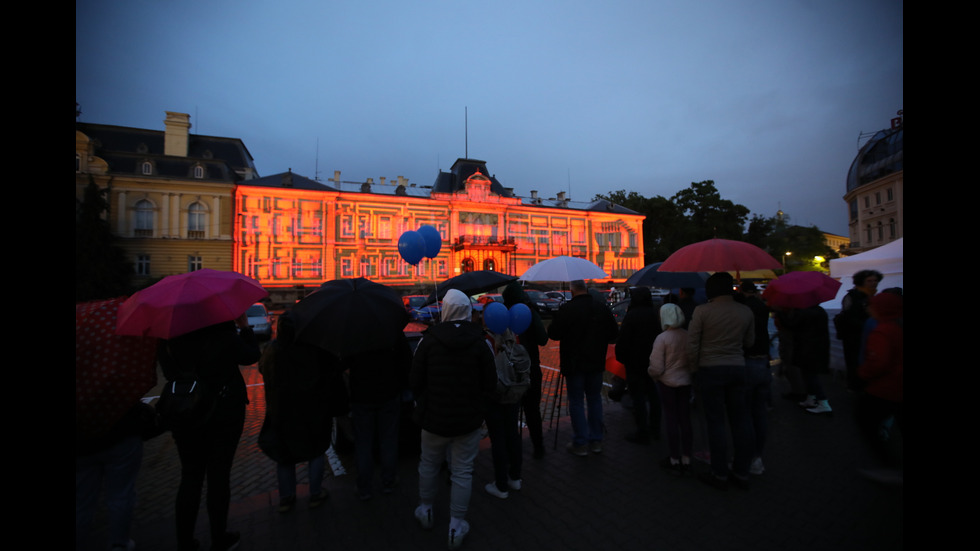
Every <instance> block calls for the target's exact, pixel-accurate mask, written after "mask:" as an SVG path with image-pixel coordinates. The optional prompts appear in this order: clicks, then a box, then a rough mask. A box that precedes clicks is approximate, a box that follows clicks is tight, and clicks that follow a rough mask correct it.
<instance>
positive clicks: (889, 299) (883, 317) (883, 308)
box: [870, 292, 903, 321]
mask: <svg viewBox="0 0 980 551" xmlns="http://www.w3.org/2000/svg"><path fill="white" fill-rule="evenodd" d="M902 302H903V301H902V297H901V296H899V295H896V294H894V293H884V292H882V293H878V294H877V295H875V296H873V297H871V302H870V307H871V310H872V312H873V313H874V315H875V318H877V319H878V320H880V321H891V320H896V319H898V318H901V317H902V315H903V313H902V310H903V304H902Z"/></svg>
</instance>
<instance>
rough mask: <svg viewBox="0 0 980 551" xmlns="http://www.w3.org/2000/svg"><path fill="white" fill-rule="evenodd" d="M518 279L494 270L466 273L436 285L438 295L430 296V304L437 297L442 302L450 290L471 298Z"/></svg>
mask: <svg viewBox="0 0 980 551" xmlns="http://www.w3.org/2000/svg"><path fill="white" fill-rule="evenodd" d="M516 279H517V276H512V275H507V274H502V273H500V272H495V271H493V270H477V271H474V272H466V273H463V274H460V275H458V276H456V277H451V278H449V279H447V280H446V281H443V282H442V283H440V284H438V285H436V293H435V294H430V295H429V300H428V303H433V302H435V301H436V296H437V295H438V297H439V300H442V299H443V297H445V296H446V291H448V290H450V289H459V290H460V291H462V292H463V294H464V295H466V296H468V297H469V296H473V295H478V294H480V293H485V292H487V291H492V290H494V289H496V288H498V287H503V286H504V285H507V284H508V283H510V282H511V281H514V280H516Z"/></svg>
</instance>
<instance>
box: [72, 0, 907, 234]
mask: <svg viewBox="0 0 980 551" xmlns="http://www.w3.org/2000/svg"><path fill="white" fill-rule="evenodd" d="M903 25H904V17H903V2H902V1H901V0H897V1H896V0H822V1H817V0H727V1H726V0H701V1H699V0H663V1H661V0H608V1H596V0H563V1H551V0H524V1H511V0H502V1H483V2H477V1H474V0H415V1H394V0H361V1H356V0H281V1H275V2H274V1H269V0H76V2H75V101H76V102H78V103H79V104H80V105H79V107H80V109H81V111H82V114H81V116H80V117H79V118H78V119H77V120H80V121H84V122H91V123H101V124H114V125H120V126H130V127H137V128H148V129H153V130H163V128H164V126H163V119H164V116H165V113H164V112H165V111H178V112H183V113H189V114H190V115H191V124H192V128H191V132H192V133H195V134H204V135H211V136H226V137H233V138H240V139H241V140H242V141H243V142H244V144H245V146H246V147H247V148H248V149H249V151H250V152H251V154H252V156H253V157H254V159H255V164H256V166H257V168H258V171H259V174H260V175H262V176H267V175H271V174H276V173H279V172H285V171H286V170H287V169H290V168H291V169H292V170H293V172H296V173H298V174H301V175H303V176H307V177H310V178H315V177H317V176H319V178H320V179H322V180H326V179H327V178H330V177H332V176H333V171H334V170H340V171H341V178H342V179H343V180H349V181H364V180H366V179H367V178H374V181H375V182H377V181H378V180H379V178H380V177H386V178H388V179H391V178H394V177H396V176H399V175H400V176H404V177H406V178H408V179H409V181H410V182H414V183H416V184H417V185H431V184H432V183H433V182H434V181H435V178H436V175H437V174H438V172H439V170H440V169H442V170H444V171H448V170H449V169H450V167H451V166H452V164H453V162H454V161H455V160H456V159H457V158H458V157H464V156H466V153H467V150H468V153H469V157H470V158H475V159H482V160H485V161H486V162H487V167H488V169H489V171H490V172H491V173H492V174H494V175H496V177H497V179H498V180H500V182H501V183H502V184H503V185H504V186H507V187H513V188H515V193H517V194H518V195H523V196H527V195H529V194H530V190H538V192H539V193H540V194H541V195H542V196H544V197H554V196H555V195H556V194H557V193H558V192H559V191H567V192H569V195H570V197H571V198H572V199H573V200H577V201H588V200H591V199H592V198H593V196H595V195H596V194H597V193H608V192H611V191H615V190H620V189H623V190H627V191H636V192H637V193H640V194H642V195H644V196H648V197H652V196H656V195H663V196H665V197H670V196H672V195H673V194H674V193H676V192H678V191H680V190H682V189H685V188H687V187H688V186H690V184H691V182H699V181H702V180H714V181H715V184H716V186H717V187H718V189H719V191H720V192H721V195H722V197H723V198H725V199H729V200H731V201H734V202H736V203H740V204H742V205H745V206H746V207H748V208H749V209H750V210H751V211H752V213H753V214H759V215H763V216H773V215H775V213H776V211H777V210H778V209H780V208H781V209H782V210H783V211H784V212H786V213H787V214H788V215H789V216H790V220H791V222H792V223H795V224H801V225H816V226H818V227H819V228H820V229H822V230H824V231H829V232H832V233H837V234H841V235H847V209H846V205H845V204H844V202H843V201H842V199H841V197H842V196H843V195H844V191H845V188H844V185H845V176H846V174H847V170H848V168H849V167H850V164H851V161H853V159H854V156H855V155H856V153H857V150H858V147H859V145H860V144H862V143H863V140H859V136H860V134H861V133H862V132H863V133H870V132H874V131H876V130H880V129H883V128H886V127H888V126H889V121H890V119H891V118H892V117H894V116H895V114H896V112H897V111H898V110H900V109H902V108H903V101H904V88H903V78H904V72H903V65H904V52H903V40H904V38H903V33H904V31H903ZM467 112H468V132H467V130H466V127H467V122H466V121H467V116H466V115H465V113H467ZM467 142H468V147H467Z"/></svg>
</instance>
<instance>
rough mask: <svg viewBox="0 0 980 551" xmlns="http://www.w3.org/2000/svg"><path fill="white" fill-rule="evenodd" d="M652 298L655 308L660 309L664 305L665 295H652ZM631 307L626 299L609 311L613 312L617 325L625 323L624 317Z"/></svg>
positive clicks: (611, 307)
mask: <svg viewBox="0 0 980 551" xmlns="http://www.w3.org/2000/svg"><path fill="white" fill-rule="evenodd" d="M650 298H652V299H653V306H654V307H655V308H659V307H660V306H662V305H663V303H664V295H652V296H651V297H650ZM629 307H630V299H629V298H625V299H623V300H621V301H619V302H617V303H616V304H613V305H612V306H610V307H609V310H611V311H612V314H613V317H614V318H616V323H619V324H621V323H623V317H624V316H626V311H627V310H629Z"/></svg>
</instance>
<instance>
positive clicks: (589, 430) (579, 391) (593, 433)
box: [565, 371, 603, 446]
mask: <svg viewBox="0 0 980 551" xmlns="http://www.w3.org/2000/svg"><path fill="white" fill-rule="evenodd" d="M602 374H603V372H602V371H597V372H595V373H576V374H574V375H566V376H565V391H566V394H568V415H569V416H570V417H571V418H572V432H573V433H574V441H573V442H574V445H575V446H584V445H585V444H587V443H589V442H601V441H602V427H603V420H602ZM586 407H588V416H586V410H585V408H586Z"/></svg>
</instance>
